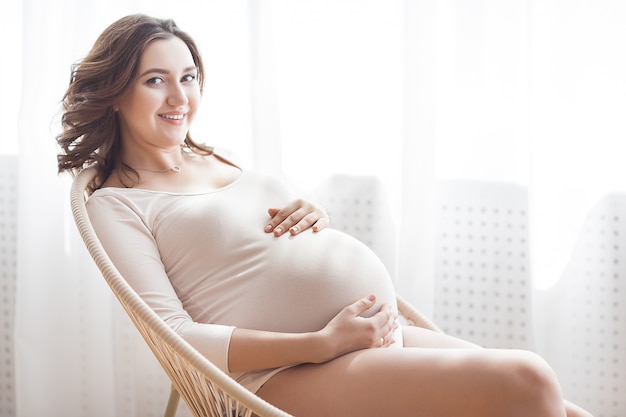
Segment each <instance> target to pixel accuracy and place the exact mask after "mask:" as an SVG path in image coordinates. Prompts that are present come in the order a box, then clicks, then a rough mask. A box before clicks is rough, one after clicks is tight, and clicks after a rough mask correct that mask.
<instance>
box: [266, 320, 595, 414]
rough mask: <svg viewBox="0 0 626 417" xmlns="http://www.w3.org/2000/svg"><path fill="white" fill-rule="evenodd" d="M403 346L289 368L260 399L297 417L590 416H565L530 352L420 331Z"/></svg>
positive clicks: (543, 367)
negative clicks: (478, 345)
mask: <svg viewBox="0 0 626 417" xmlns="http://www.w3.org/2000/svg"><path fill="white" fill-rule="evenodd" d="M405 344H406V345H407V346H411V347H407V348H404V349H368V350H362V351H358V352H353V353H351V354H348V355H345V356H342V357H340V358H337V359H335V360H333V361H330V362H328V363H325V364H321V365H301V366H298V367H295V368H291V369H288V370H285V371H283V372H281V373H279V374H277V375H276V376H274V377H273V378H272V379H270V380H269V381H268V382H267V383H266V384H265V385H264V386H263V387H262V388H261V389H260V390H259V392H258V394H259V395H260V396H261V397H262V398H265V399H266V400H268V401H270V402H271V403H273V404H276V405H277V406H279V407H281V408H283V409H285V410H286V411H288V412H290V413H292V414H294V415H297V416H298V417H306V416H346V417H348V416H359V417H367V416H372V417H380V416H384V415H407V416H427V417H444V416H450V417H456V416H458V415H463V416H464V417H472V416H476V417H499V416H502V417H504V416H506V417H517V416H519V417H522V416H525V417H565V416H567V417H588V416H589V415H588V414H581V413H578V414H575V412H576V410H575V409H572V412H573V413H574V414H570V413H569V412H570V410H568V414H566V412H565V409H564V406H563V402H562V400H561V394H560V390H559V387H558V384H557V382H556V379H555V377H554V375H553V373H552V372H551V370H550V368H549V367H548V366H547V364H545V362H544V361H543V360H541V359H540V358H539V357H537V356H536V355H534V354H532V353H530V352H524V351H515V350H488V349H478V348H476V346H475V345H472V344H468V343H467V342H464V341H462V340H459V339H455V338H450V337H448V336H445V335H441V334H437V333H433V332H428V331H423V330H417V331H412V330H410V331H408V332H406V331H405ZM415 344H417V346H416V347H419V348H412V346H415ZM441 348H444V349H441ZM445 348H450V349H445Z"/></svg>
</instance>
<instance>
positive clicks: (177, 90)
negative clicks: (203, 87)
mask: <svg viewBox="0 0 626 417" xmlns="http://www.w3.org/2000/svg"><path fill="white" fill-rule="evenodd" d="M187 103H189V99H188V98H187V94H185V90H184V89H183V87H182V86H181V85H180V84H173V85H172V88H171V89H170V92H169V95H168V97H167V104H169V105H170V106H180V105H183V104H187Z"/></svg>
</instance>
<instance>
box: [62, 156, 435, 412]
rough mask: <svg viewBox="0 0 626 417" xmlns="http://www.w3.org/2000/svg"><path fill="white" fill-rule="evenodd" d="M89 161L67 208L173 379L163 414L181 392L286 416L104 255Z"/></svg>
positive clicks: (197, 404)
mask: <svg viewBox="0 0 626 417" xmlns="http://www.w3.org/2000/svg"><path fill="white" fill-rule="evenodd" d="M95 174H96V170H95V169H94V168H93V167H91V168H87V169H85V170H83V171H81V172H80V173H79V174H78V175H77V176H76V178H75V179H74V182H73V184H72V189H71V194H70V199H71V205H72V213H73V215H74V220H75V222H76V226H77V227H78V230H79V232H80V235H81V237H82V239H83V241H84V243H85V245H86V247H87V249H88V251H89V253H90V254H91V256H92V258H93V259H94V261H95V263H96V264H97V266H98V268H99V269H100V272H101V273H102V275H103V276H104V279H105V280H106V282H107V283H108V285H109V286H110V288H111V290H112V291H113V293H114V294H115V296H116V297H117V299H118V300H119V302H120V303H121V304H122V306H123V308H124V310H125V311H126V312H127V313H128V315H129V317H130V318H131V320H132V321H133V323H134V325H135V326H136V328H137V330H138V331H139V333H140V334H141V336H142V337H143V339H144V340H145V341H146V343H147V344H148V346H149V347H150V349H151V350H152V352H153V354H154V355H155V357H156V358H157V360H158V361H159V363H160V364H161V366H162V368H163V369H164V371H165V372H166V374H167V375H168V377H169V378H170V380H171V382H172V391H171V394H170V398H169V400H168V403H167V407H166V410H165V416H166V417H171V416H174V415H175V413H176V409H177V406H178V401H179V397H182V398H183V400H184V401H185V403H186V404H187V406H188V407H189V410H190V411H191V413H192V414H193V415H194V416H196V417H208V416H210V417H225V416H228V417H231V416H232V417H240V416H241V417H250V416H252V415H258V416H260V417H273V416H276V417H288V416H289V414H288V413H286V412H284V411H282V410H280V409H278V408H277V407H275V406H273V405H271V404H269V403H267V402H266V401H264V400H263V399H261V398H260V397H258V396H256V395H255V394H253V393H252V392H250V391H248V390H247V389H245V388H244V387H243V386H241V385H240V384H238V383H237V382H236V381H234V380H233V379H232V378H230V376H228V375H227V374H226V373H224V372H223V371H221V370H220V369H219V368H217V367H216V366H215V365H214V364H213V363H211V362H210V361H209V360H208V359H207V358H206V357H204V356H202V355H201V354H200V353H198V351H196V350H195V349H194V348H193V347H191V346H190V345H189V344H188V343H187V342H186V341H185V340H184V339H182V338H181V337H180V336H179V335H178V334H177V333H176V332H174V331H173V330H172V329H171V328H170V327H169V326H168V325H167V324H166V323H165V322H164V321H163V320H162V319H161V318H160V317H159V316H158V315H157V314H156V313H155V312H154V311H153V310H152V309H151V308H150V307H149V306H148V305H147V304H146V303H145V302H144V301H143V300H142V299H141V298H140V297H139V296H138V295H137V293H136V292H135V291H134V290H133V289H132V288H131V287H130V285H129V284H128V283H127V282H126V280H125V279H124V277H122V276H121V275H120V273H119V271H118V270H117V269H116V267H115V265H113V263H112V262H111V260H110V259H109V257H108V255H107V253H106V252H105V250H104V248H103V247H102V245H101V243H100V241H99V240H98V237H97V236H96V233H95V231H94V229H93V227H92V225H91V222H90V220H89V216H88V214H87V210H86V207H85V202H86V200H87V193H86V187H87V185H88V184H89V182H90V181H91V180H92V179H93V178H94V176H95ZM398 309H399V311H400V314H401V316H402V317H403V319H404V320H405V321H406V322H407V323H408V324H411V325H416V326H420V327H424V328H428V329H433V330H437V327H436V326H435V325H434V324H433V323H432V322H431V321H430V320H429V319H428V318H426V317H425V316H423V315H422V314H421V313H420V312H419V311H418V310H417V309H415V308H414V307H413V306H411V305H410V304H408V303H407V302H406V301H405V300H404V299H402V298H401V297H398Z"/></svg>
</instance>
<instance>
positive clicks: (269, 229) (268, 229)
mask: <svg viewBox="0 0 626 417" xmlns="http://www.w3.org/2000/svg"><path fill="white" fill-rule="evenodd" d="M265 231H266V232H271V231H272V225H271V224H268V225H267V226H265Z"/></svg>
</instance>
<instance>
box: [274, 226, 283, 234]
mask: <svg viewBox="0 0 626 417" xmlns="http://www.w3.org/2000/svg"><path fill="white" fill-rule="evenodd" d="M282 232H283V229H281V228H280V227H277V228H276V229H274V234H275V235H279V234H281V233H282Z"/></svg>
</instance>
